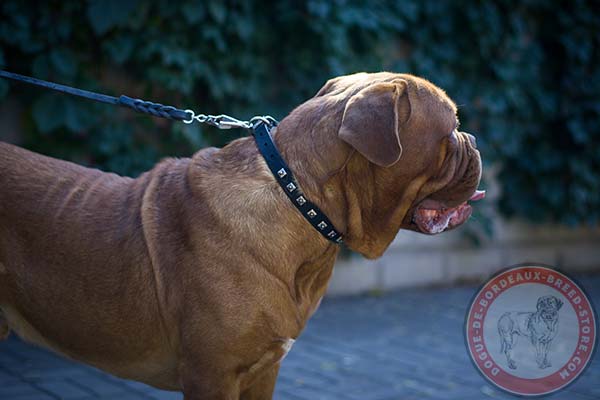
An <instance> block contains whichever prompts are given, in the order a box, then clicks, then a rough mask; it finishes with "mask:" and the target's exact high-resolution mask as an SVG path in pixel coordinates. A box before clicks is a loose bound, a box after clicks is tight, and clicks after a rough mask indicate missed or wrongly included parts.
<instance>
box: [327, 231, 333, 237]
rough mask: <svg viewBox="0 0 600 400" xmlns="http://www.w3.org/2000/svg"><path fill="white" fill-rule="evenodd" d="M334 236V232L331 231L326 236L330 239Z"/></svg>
mask: <svg viewBox="0 0 600 400" xmlns="http://www.w3.org/2000/svg"><path fill="white" fill-rule="evenodd" d="M334 236H335V231H331V232H329V233H328V234H327V237H330V238H332V237H334Z"/></svg>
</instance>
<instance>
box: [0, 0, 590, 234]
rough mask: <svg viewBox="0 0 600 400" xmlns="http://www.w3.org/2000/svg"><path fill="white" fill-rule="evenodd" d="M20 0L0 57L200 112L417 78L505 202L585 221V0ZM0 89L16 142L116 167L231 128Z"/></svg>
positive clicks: (3, 29)
mask: <svg viewBox="0 0 600 400" xmlns="http://www.w3.org/2000/svg"><path fill="white" fill-rule="evenodd" d="M32 4H33V3H32V2H28V1H22V0H4V1H3V2H2V4H1V5H0V21H1V22H0V45H1V48H0V65H1V66H2V67H3V68H5V69H8V70H11V71H14V72H20V73H24V74H29V75H33V76H36V77H39V78H42V79H49V80H53V81H57V82H62V83H65V84H70V85H75V86H78V87H82V88H87V89H90V90H99V91H102V92H106V93H109V94H121V93H125V94H128V95H130V96H135V97H141V98H144V99H147V100H153V101H158V102H162V103H166V104H174V105H178V106H181V107H190V108H193V109H195V110H197V111H199V112H204V113H228V114H231V115H234V116H237V117H242V118H247V117H250V116H252V115H255V114H265V113H268V114H271V115H273V116H275V117H277V118H281V117H283V116H285V114H286V113H287V112H289V110H291V109H292V108H293V107H294V106H295V105H297V104H299V103H300V102H302V101H303V100H304V99H306V98H308V97H310V96H312V95H313V94H314V93H315V92H316V91H317V90H318V88H319V87H320V86H321V85H322V84H323V82H324V81H325V80H326V79H328V78H329V77H332V76H336V75H341V74H346V73H351V72H355V71H379V70H391V71H398V72H409V73H414V74H417V75H421V76H424V77H426V78H428V79H430V80H432V81H433V82H434V83H436V84H438V85H440V86H442V87H443V88H445V89H446V91H447V92H448V93H449V94H450V96H451V97H453V98H454V99H455V100H456V102H457V103H458V104H459V106H460V117H461V119H462V126H463V127H464V129H465V130H469V131H472V132H473V133H475V134H477V136H478V139H479V144H480V148H481V149H482V152H483V156H484V159H485V161H486V164H487V165H491V164H492V163H496V164H498V165H499V167H500V170H499V180H500V182H501V184H502V187H503V188H504V190H503V195H502V196H501V198H500V200H499V206H500V210H501V211H502V212H503V213H504V214H505V215H517V216H520V217H524V218H527V219H529V220H534V221H558V222H562V223H568V224H580V223H586V224H592V225H593V224H597V222H598V219H599V215H600V211H599V210H600V134H599V132H600V118H599V116H600V115H599V114H600V68H599V65H600V62H599V61H600V59H599V58H600V55H599V48H600V34H599V33H598V32H600V8H599V7H598V3H597V2H594V1H585V0H572V1H569V2H566V1H565V2H563V1H556V2H551V1H545V0H522V1H519V2H513V1H502V0H496V1H481V2H472V1H466V0H456V1H413V0H405V1H371V2H359V1H343V0H337V1H319V0H315V1H306V2H297V1H292V0H282V1H277V2H261V1H256V0H248V1H226V2H223V1H204V2H201V1H173V0H171V1H128V0H118V1H117V0H90V1H87V2H84V1H81V2H61V1H46V2H35V7H32ZM7 98H10V99H12V101H16V102H17V103H18V104H19V105H20V108H21V110H22V119H21V122H22V126H23V132H21V134H22V135H23V143H22V144H23V145H24V146H26V147H28V148H31V149H33V150H36V151H40V152H43V153H46V154H50V155H54V156H57V157H62V158H67V159H71V160H75V161H77V162H80V163H84V164H88V165H93V166H97V167H99V168H102V169H106V170H111V171H115V172H118V173H121V174H127V175H136V174H138V173H140V172H141V171H143V170H146V169H148V168H150V167H151V166H152V165H153V164H154V163H155V162H156V161H157V160H158V159H160V158H161V157H164V156H167V155H170V156H186V155H190V154H192V153H193V152H194V150H196V149H198V148H200V147H202V146H206V145H209V144H216V145H222V144H224V143H226V142H227V141H230V140H232V139H233V138H235V137H236V135H240V134H243V132H239V131H238V132H230V133H226V134H224V133H222V132H217V131H215V130H214V129H213V128H204V127H200V126H198V125H189V126H188V125H184V124H181V123H168V122H165V121H160V120H157V119H153V118H149V117H145V116H139V115H137V114H134V113H132V112H130V111H125V110H117V109H115V108H114V107H111V106H105V105H101V104H94V103H92V102H88V101H85V100H80V99H76V98H70V97H67V96H64V95H57V94H53V93H49V92H47V91H41V90H38V89H31V88H25V87H23V86H22V85H16V84H11V85H10V86H9V84H7V83H6V82H5V81H0V99H4V100H5V99H7ZM4 100H2V101H4ZM0 104H1V103H0Z"/></svg>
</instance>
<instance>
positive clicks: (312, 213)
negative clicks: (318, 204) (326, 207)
mask: <svg viewBox="0 0 600 400" xmlns="http://www.w3.org/2000/svg"><path fill="white" fill-rule="evenodd" d="M306 214H308V216H309V217H311V218H314V217H316V216H317V212H316V211H315V210H313V209H312V208H311V209H310V210H308V212H307V213H306Z"/></svg>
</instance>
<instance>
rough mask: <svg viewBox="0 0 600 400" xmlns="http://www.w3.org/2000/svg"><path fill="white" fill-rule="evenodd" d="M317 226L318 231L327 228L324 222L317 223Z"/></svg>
mask: <svg viewBox="0 0 600 400" xmlns="http://www.w3.org/2000/svg"><path fill="white" fill-rule="evenodd" d="M317 226H318V227H319V229H320V230H323V229H325V228H327V224H326V223H325V221H321V222H319V224H318V225H317Z"/></svg>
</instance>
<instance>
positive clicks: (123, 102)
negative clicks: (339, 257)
mask: <svg viewBox="0 0 600 400" xmlns="http://www.w3.org/2000/svg"><path fill="white" fill-rule="evenodd" d="M0 77H2V78H8V79H13V80H16V81H20V82H25V83H29V84H31V85H36V86H41V87H43V88H46V89H52V90H56V91H59V92H62V93H67V94H70V95H73V96H79V97H83V98H86V99H89V100H95V101H99V102H101V103H107V104H115V105H120V106H125V107H128V108H131V109H133V110H135V111H137V112H140V113H144V114H149V115H152V116H155V117H161V118H167V119H172V120H177V121H183V122H184V123H186V124H191V123H192V122H194V121H197V122H200V123H205V124H209V125H212V126H216V127H217V128H219V129H230V128H245V129H249V130H250V131H251V132H252V136H254V140H255V141H256V145H257V146H258V150H259V151H260V153H261V154H262V156H263V158H264V159H265V162H266V163H267V165H268V166H269V169H270V170H271V172H272V173H273V176H274V177H275V180H277V183H279V185H280V186H281V188H282V189H283V191H284V192H285V194H286V195H287V197H288V198H289V199H290V201H291V202H292V204H293V205H294V206H295V207H296V208H297V209H298V211H300V213H301V214H302V216H303V217H304V218H305V219H306V220H307V221H308V222H309V223H310V224H311V225H312V226H313V227H314V228H315V229H316V230H317V231H318V232H319V233H320V234H321V235H323V236H324V237H325V238H326V239H327V240H330V241H332V242H334V243H338V244H339V243H342V234H341V233H340V232H338V231H337V230H336V229H335V228H334V226H333V223H332V222H331V221H330V220H329V218H327V216H326V215H325V214H324V213H323V212H322V211H321V210H320V209H319V207H317V206H316V205H315V204H314V203H312V202H311V201H309V200H308V199H307V198H306V196H305V194H304V192H303V191H302V189H301V188H300V185H299V184H298V181H296V178H294V174H293V173H292V170H291V169H290V167H288V165H287V164H286V162H285V161H284V160H283V158H282V157H281V154H280V153H279V150H277V147H276V146H275V143H274V142H273V138H272V137H271V129H272V128H273V127H275V126H277V121H276V120H275V119H274V118H273V117H269V116H264V117H262V116H257V117H253V118H251V119H250V120H249V121H242V120H238V119H236V118H233V117H230V116H228V115H224V114H221V115H206V114H195V113H194V111H192V110H189V109H188V110H182V109H179V108H175V107H173V106H165V105H163V104H159V103H153V102H151V101H144V100H140V99H133V98H131V97H128V96H124V95H121V96H119V97H114V96H109V95H105V94H101V93H95V92H90V91H87V90H82V89H76V88H73V87H70V86H65V85H61V84H58V83H53V82H48V81H44V80H42V79H37V78H31V77H29V76H25V75H20V74H15V73H13V72H8V71H2V70H0Z"/></svg>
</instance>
